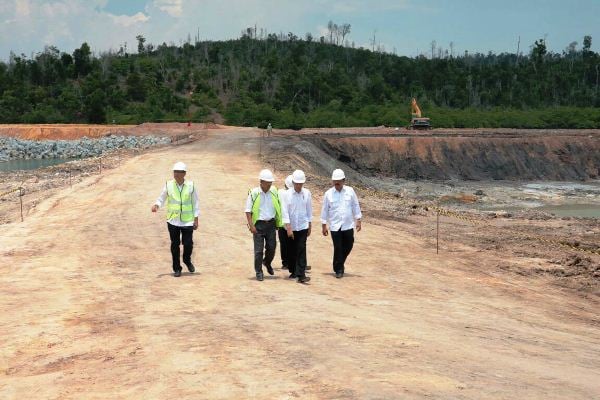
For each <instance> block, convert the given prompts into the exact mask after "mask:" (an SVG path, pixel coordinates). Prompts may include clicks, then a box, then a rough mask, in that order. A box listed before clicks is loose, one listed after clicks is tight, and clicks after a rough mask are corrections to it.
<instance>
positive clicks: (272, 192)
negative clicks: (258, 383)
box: [245, 169, 287, 281]
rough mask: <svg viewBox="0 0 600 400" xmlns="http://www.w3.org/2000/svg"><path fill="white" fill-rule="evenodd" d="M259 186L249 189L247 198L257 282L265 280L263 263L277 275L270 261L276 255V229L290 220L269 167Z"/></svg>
mask: <svg viewBox="0 0 600 400" xmlns="http://www.w3.org/2000/svg"><path fill="white" fill-rule="evenodd" d="M259 180H260V186H259V187H255V188H253V189H251V190H249V192H248V197H247V198H246V209H245V212H246V220H247V221H248V229H249V230H250V232H252V235H253V239H254V271H255V272H256V279H257V280H258V281H262V280H264V275H263V271H262V267H263V265H264V266H265V267H266V268H267V272H268V273H269V275H273V274H275V272H274V271H273V267H272V266H271V262H272V261H273V258H274V257H275V249H276V247H277V239H276V238H275V236H276V233H275V230H276V229H277V228H280V227H282V226H283V219H284V218H286V219H287V214H284V213H286V211H285V210H284V209H283V208H282V207H281V201H280V199H279V193H278V191H277V188H276V187H275V186H272V185H273V181H275V178H274V177H273V173H272V172H271V171H269V170H268V169H263V170H262V171H260V174H259Z"/></svg>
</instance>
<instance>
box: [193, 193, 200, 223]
mask: <svg viewBox="0 0 600 400" xmlns="http://www.w3.org/2000/svg"><path fill="white" fill-rule="evenodd" d="M192 200H193V203H194V217H195V218H198V216H199V215H200V199H199V198H198V191H197V190H194V191H193V192H192Z"/></svg>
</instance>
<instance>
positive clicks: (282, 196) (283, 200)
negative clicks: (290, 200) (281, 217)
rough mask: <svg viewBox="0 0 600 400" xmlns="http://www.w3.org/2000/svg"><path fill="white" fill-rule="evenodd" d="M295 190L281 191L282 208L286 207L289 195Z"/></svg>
mask: <svg viewBox="0 0 600 400" xmlns="http://www.w3.org/2000/svg"><path fill="white" fill-rule="evenodd" d="M293 190H294V189H279V202H280V203H281V208H283V207H284V204H285V203H286V201H287V197H288V194H290V193H292V191H293Z"/></svg>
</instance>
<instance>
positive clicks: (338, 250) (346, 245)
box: [331, 229, 354, 273]
mask: <svg viewBox="0 0 600 400" xmlns="http://www.w3.org/2000/svg"><path fill="white" fill-rule="evenodd" d="M331 240H332V241H333V271H334V272H335V273H338V272H342V273H343V272H344V263H345V262H346V258H348V254H350V252H351V251H352V246H354V229H348V230H345V231H342V230H339V231H337V232H334V231H331Z"/></svg>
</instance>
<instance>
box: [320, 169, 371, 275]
mask: <svg viewBox="0 0 600 400" xmlns="http://www.w3.org/2000/svg"><path fill="white" fill-rule="evenodd" d="M331 180H332V183H333V187H332V188H331V189H329V190H327V191H326V192H325V195H324V196H323V208H322V209H321V224H322V231H323V236H327V234H328V230H327V225H329V231H331V240H332V241H333V271H334V272H335V277H336V278H342V277H343V276H344V263H345V262H346V258H347V257H348V255H349V254H350V252H351V251H352V246H353V245H354V227H355V226H356V231H357V232H360V229H361V222H360V219H361V218H362V214H361V212H360V205H359V204H358V198H357V197H356V193H355V192H354V189H352V188H351V187H350V186H346V185H344V183H345V181H346V176H345V174H344V171H342V170H341V169H336V170H334V171H333V174H331Z"/></svg>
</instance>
